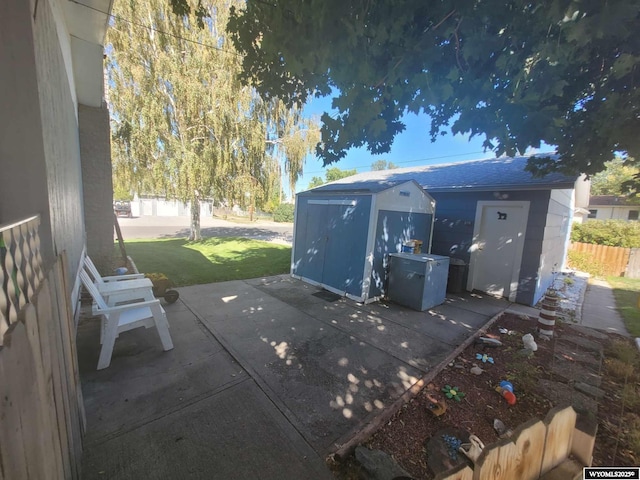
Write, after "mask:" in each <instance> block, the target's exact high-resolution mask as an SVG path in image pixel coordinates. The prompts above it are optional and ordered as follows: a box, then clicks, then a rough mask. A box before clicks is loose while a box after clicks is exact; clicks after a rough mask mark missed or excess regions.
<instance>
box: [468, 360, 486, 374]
mask: <svg viewBox="0 0 640 480" xmlns="http://www.w3.org/2000/svg"><path fill="white" fill-rule="evenodd" d="M469 371H470V372H471V373H473V374H474V375H481V374H482V372H484V370H483V369H481V368H480V367H479V366H478V365H476V364H475V363H474V364H473V367H471V370H469Z"/></svg>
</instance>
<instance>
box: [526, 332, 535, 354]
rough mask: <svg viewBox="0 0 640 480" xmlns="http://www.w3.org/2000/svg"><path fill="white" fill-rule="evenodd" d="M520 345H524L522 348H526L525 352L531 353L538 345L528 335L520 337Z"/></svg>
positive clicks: (531, 336)
mask: <svg viewBox="0 0 640 480" xmlns="http://www.w3.org/2000/svg"><path fill="white" fill-rule="evenodd" d="M522 343H524V348H526V349H527V350H531V351H532V352H535V351H536V350H538V344H537V343H536V341H535V340H534V339H533V335H531V334H530V333H527V334H526V335H523V336H522Z"/></svg>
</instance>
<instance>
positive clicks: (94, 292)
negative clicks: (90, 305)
mask: <svg viewBox="0 0 640 480" xmlns="http://www.w3.org/2000/svg"><path fill="white" fill-rule="evenodd" d="M80 280H81V281H82V285H84V288H86V289H87V291H88V292H89V294H90V295H91V296H92V297H93V300H94V301H95V302H96V305H98V308H100V309H105V308H107V302H105V301H104V298H102V295H101V294H100V292H99V291H98V287H96V286H95V285H94V283H93V282H92V281H91V278H90V277H89V274H88V273H87V272H85V271H84V270H80Z"/></svg>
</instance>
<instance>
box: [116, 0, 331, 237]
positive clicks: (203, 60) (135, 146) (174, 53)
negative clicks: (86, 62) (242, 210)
mask: <svg viewBox="0 0 640 480" xmlns="http://www.w3.org/2000/svg"><path fill="white" fill-rule="evenodd" d="M230 3H233V1H232V2H223V1H222V0H206V1H203V2H202V3H200V4H199V9H198V10H197V11H198V12H200V13H202V12H205V13H206V14H207V17H200V21H201V27H200V28H198V27H196V26H195V24H196V23H198V18H197V17H195V16H194V15H193V14H192V15H190V16H185V17H183V18H181V19H179V21H176V17H175V16H174V15H172V14H171V11H170V10H169V9H168V6H167V4H166V2H164V1H163V0H129V1H120V2H116V3H115V5H114V9H113V15H114V16H113V21H112V24H111V25H110V28H109V30H108V40H109V42H110V43H111V45H110V46H108V48H107V52H108V59H107V71H108V85H109V90H110V92H109V97H110V109H111V112H112V145H113V147H112V156H113V169H114V185H117V186H118V187H119V188H123V187H124V188H127V189H132V190H135V191H137V192H140V193H145V194H156V195H162V196H166V197H170V198H177V199H179V200H181V201H184V202H187V201H191V205H192V225H191V227H192V228H191V235H190V238H192V239H195V240H197V239H199V237H200V233H199V229H200V222H199V207H200V199H202V198H213V199H214V200H217V201H226V202H238V203H241V204H243V205H246V206H247V207H253V206H262V205H263V204H265V203H266V202H268V200H269V199H270V198H273V197H274V193H275V195H276V196H280V192H279V190H281V185H280V183H281V181H280V179H281V176H282V170H284V172H285V173H286V174H287V176H288V178H289V181H290V184H291V185H293V186H294V185H295V183H296V181H297V180H298V178H299V176H300V175H301V173H302V166H303V161H304V157H305V156H306V155H307V154H308V153H310V152H311V151H312V149H313V147H314V146H315V144H316V143H317V142H318V139H319V126H318V125H317V123H316V122H313V121H311V120H309V119H306V118H303V117H302V115H301V111H300V109H299V108H298V107H295V106H294V107H291V108H289V107H286V106H285V105H284V104H283V103H282V102H281V101H279V100H278V99H263V98H262V97H260V95H258V93H257V92H256V90H255V89H254V88H252V87H251V86H250V85H248V86H247V85H243V84H241V83H240V82H239V81H238V75H239V72H240V69H241V60H242V59H241V56H240V55H239V54H238V52H236V51H235V50H234V48H233V45H231V43H230V42H229V41H228V40H227V38H226V31H225V26H226V23H227V18H228V14H229V4H230ZM276 189H278V190H276Z"/></svg>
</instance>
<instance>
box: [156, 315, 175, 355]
mask: <svg viewBox="0 0 640 480" xmlns="http://www.w3.org/2000/svg"><path fill="white" fill-rule="evenodd" d="M151 312H152V313H153V320H154V322H155V324H156V330H158V335H159V336H160V341H161V342H162V348H163V349H164V350H165V351H166V350H171V349H172V348H173V342H172V341H171V334H170V333H169V322H167V317H166V315H165V314H164V312H163V311H162V308H161V307H160V305H154V306H152V307H151Z"/></svg>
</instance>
